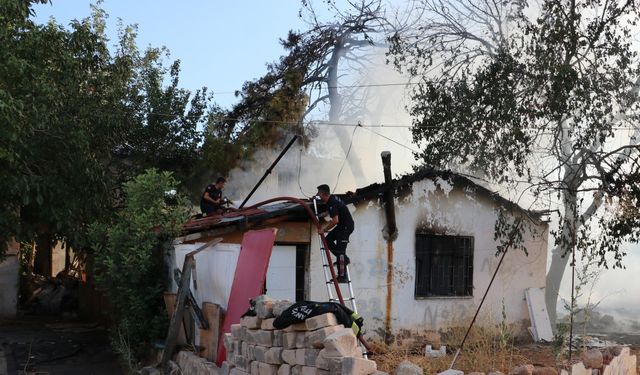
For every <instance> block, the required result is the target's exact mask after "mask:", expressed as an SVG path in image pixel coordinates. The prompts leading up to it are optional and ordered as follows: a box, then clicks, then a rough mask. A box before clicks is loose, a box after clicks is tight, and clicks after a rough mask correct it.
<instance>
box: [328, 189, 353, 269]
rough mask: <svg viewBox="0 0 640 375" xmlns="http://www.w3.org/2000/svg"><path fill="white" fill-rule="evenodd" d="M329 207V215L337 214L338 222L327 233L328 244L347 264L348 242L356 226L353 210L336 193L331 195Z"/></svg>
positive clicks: (334, 253)
mask: <svg viewBox="0 0 640 375" xmlns="http://www.w3.org/2000/svg"><path fill="white" fill-rule="evenodd" d="M327 209H328V211H329V217H331V218H333V217H335V216H336V215H337V216H338V224H337V225H336V226H335V227H334V228H333V229H332V230H331V232H329V234H328V235H327V246H329V250H330V251H331V253H333V255H335V256H336V258H338V262H339V263H340V260H343V263H344V264H345V265H346V264H349V257H348V256H347V244H348V243H349V236H350V235H351V233H352V232H353V228H354V224H353V218H352V217H351V212H349V209H348V208H347V206H346V205H345V204H344V203H343V202H342V201H341V200H340V198H338V197H336V196H334V195H332V196H330V197H329V200H328V201H327ZM341 257H342V259H341ZM340 274H342V275H344V274H343V272H340Z"/></svg>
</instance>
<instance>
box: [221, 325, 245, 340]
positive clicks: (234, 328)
mask: <svg viewBox="0 0 640 375" xmlns="http://www.w3.org/2000/svg"><path fill="white" fill-rule="evenodd" d="M225 335H227V334H226V333H225ZM231 335H232V336H233V339H234V340H242V339H243V337H242V325H241V324H240V323H238V324H232V325H231Z"/></svg>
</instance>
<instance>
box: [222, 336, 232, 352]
mask: <svg viewBox="0 0 640 375" xmlns="http://www.w3.org/2000/svg"><path fill="white" fill-rule="evenodd" d="M222 340H223V341H222V342H223V343H224V348H225V349H227V350H233V335H232V334H231V333H225V334H224V336H223V338H222Z"/></svg>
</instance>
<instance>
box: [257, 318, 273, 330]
mask: <svg viewBox="0 0 640 375" xmlns="http://www.w3.org/2000/svg"><path fill="white" fill-rule="evenodd" d="M274 320H275V319H274V318H269V319H264V320H263V321H262V323H261V324H260V329H262V330H266V331H273V330H274V329H275V328H274V327H273V321H274Z"/></svg>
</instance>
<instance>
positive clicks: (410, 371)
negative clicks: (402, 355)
mask: <svg viewBox="0 0 640 375" xmlns="http://www.w3.org/2000/svg"><path fill="white" fill-rule="evenodd" d="M423 373H424V371H422V369H421V368H420V367H419V366H416V365H414V364H413V363H411V362H409V361H402V362H400V364H399V365H398V367H396V373H395V375H423Z"/></svg>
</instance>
